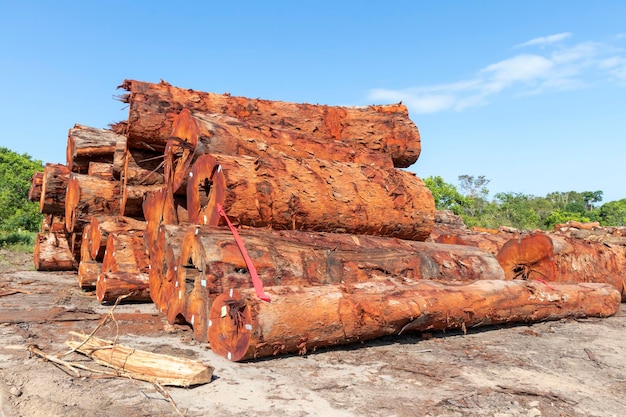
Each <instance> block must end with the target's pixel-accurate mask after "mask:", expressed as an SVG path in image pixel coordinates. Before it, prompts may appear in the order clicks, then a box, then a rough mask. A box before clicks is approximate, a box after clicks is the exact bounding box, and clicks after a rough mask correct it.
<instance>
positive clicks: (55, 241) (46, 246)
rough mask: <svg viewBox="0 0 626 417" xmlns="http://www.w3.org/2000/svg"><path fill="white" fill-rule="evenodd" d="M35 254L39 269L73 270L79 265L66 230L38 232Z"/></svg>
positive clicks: (36, 264)
mask: <svg viewBox="0 0 626 417" xmlns="http://www.w3.org/2000/svg"><path fill="white" fill-rule="evenodd" d="M33 255H34V262H35V269H36V270H37V271H73V270H75V269H76V268H77V267H78V263H77V262H76V259H75V258H74V254H73V253H72V251H71V249H70V246H69V242H68V240H67V236H66V235H65V233H64V232H40V233H37V239H36V240H35V248H34V252H33Z"/></svg>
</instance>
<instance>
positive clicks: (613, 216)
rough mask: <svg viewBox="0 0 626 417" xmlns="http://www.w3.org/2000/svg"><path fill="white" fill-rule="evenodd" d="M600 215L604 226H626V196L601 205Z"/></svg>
mask: <svg viewBox="0 0 626 417" xmlns="http://www.w3.org/2000/svg"><path fill="white" fill-rule="evenodd" d="M598 217H599V221H600V224H601V225H602V226H626V198H623V199H621V200H618V201H611V202H608V203H605V204H603V205H602V206H600V209H599V210H598Z"/></svg>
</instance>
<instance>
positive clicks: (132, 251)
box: [102, 232, 150, 274]
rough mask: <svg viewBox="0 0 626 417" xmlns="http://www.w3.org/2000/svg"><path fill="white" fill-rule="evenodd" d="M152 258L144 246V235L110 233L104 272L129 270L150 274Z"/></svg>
mask: <svg viewBox="0 0 626 417" xmlns="http://www.w3.org/2000/svg"><path fill="white" fill-rule="evenodd" d="M149 268H150V260H149V259H148V252H147V250H146V248H145V246H144V240H143V235H142V234H141V233H140V232H138V233H136V234H134V235H128V234H124V233H120V234H114V233H109V236H108V237H107V246H106V250H105V252H104V258H103V259H102V273H103V274H107V273H110V272H128V273H130V274H133V273H134V274H138V273H144V274H148V272H149Z"/></svg>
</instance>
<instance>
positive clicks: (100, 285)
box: [96, 271, 152, 304]
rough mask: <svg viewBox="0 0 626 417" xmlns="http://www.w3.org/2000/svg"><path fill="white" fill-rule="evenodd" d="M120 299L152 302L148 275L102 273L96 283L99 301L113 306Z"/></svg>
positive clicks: (134, 301) (119, 272)
mask: <svg viewBox="0 0 626 417" xmlns="http://www.w3.org/2000/svg"><path fill="white" fill-rule="evenodd" d="M120 297H123V301H124V302H133V303H148V302H152V299H151V298H150V285H149V277H148V274H143V273H129V272H121V271H118V272H108V273H106V272H103V273H101V274H100V275H99V276H98V280H97V282H96V298H97V299H98V301H99V302H101V303H108V304H112V303H115V302H116V301H117V299H118V298H120Z"/></svg>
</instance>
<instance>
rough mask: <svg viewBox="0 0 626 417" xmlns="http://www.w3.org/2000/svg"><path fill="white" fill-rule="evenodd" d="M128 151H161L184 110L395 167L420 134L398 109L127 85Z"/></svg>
mask: <svg viewBox="0 0 626 417" xmlns="http://www.w3.org/2000/svg"><path fill="white" fill-rule="evenodd" d="M120 87H121V88H124V89H126V90H127V91H129V94H128V95H127V96H126V97H125V98H124V99H123V101H125V102H128V103H129V104H130V109H129V117H128V125H127V128H128V130H127V132H128V146H129V147H130V148H141V149H150V150H158V151H162V150H163V149H164V148H165V144H166V142H167V140H168V139H169V138H170V135H171V132H172V125H173V119H174V117H175V116H176V115H177V114H178V113H179V112H180V111H181V110H182V109H183V108H188V109H189V110H191V111H193V112H201V113H204V114H219V115H223V116H228V117H232V118H236V119H239V120H241V121H242V122H244V123H245V124H246V125H247V126H253V127H263V128H264V129H270V128H271V129H280V130H281V131H290V132H297V133H298V134H299V135H303V136H306V137H307V138H314V139H316V140H319V141H339V142H343V143H345V144H347V145H350V146H352V145H359V146H365V147H367V148H370V149H371V150H374V151H377V152H381V153H385V154H388V155H390V156H391V158H392V159H393V161H394V164H395V166H396V167H408V166H409V165H411V164H413V163H414V162H415V161H416V160H417V159H418V157H419V154H420V151H421V144H420V135H419V131H418V129H417V126H415V123H413V121H411V119H410V118H409V113H408V109H407V107H406V106H404V105H402V104H392V105H373V106H362V107H339V106H327V105H312V104H299V103H288V102H281V101H270V100H260V99H250V98H246V97H234V96H231V95H230V94H214V93H204V92H200V91H193V90H187V89H181V88H176V87H172V86H171V85H170V84H167V83H164V82H162V83H160V84H152V83H147V82H141V81H134V80H126V81H124V83H123V84H122V85H121V86H120Z"/></svg>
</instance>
